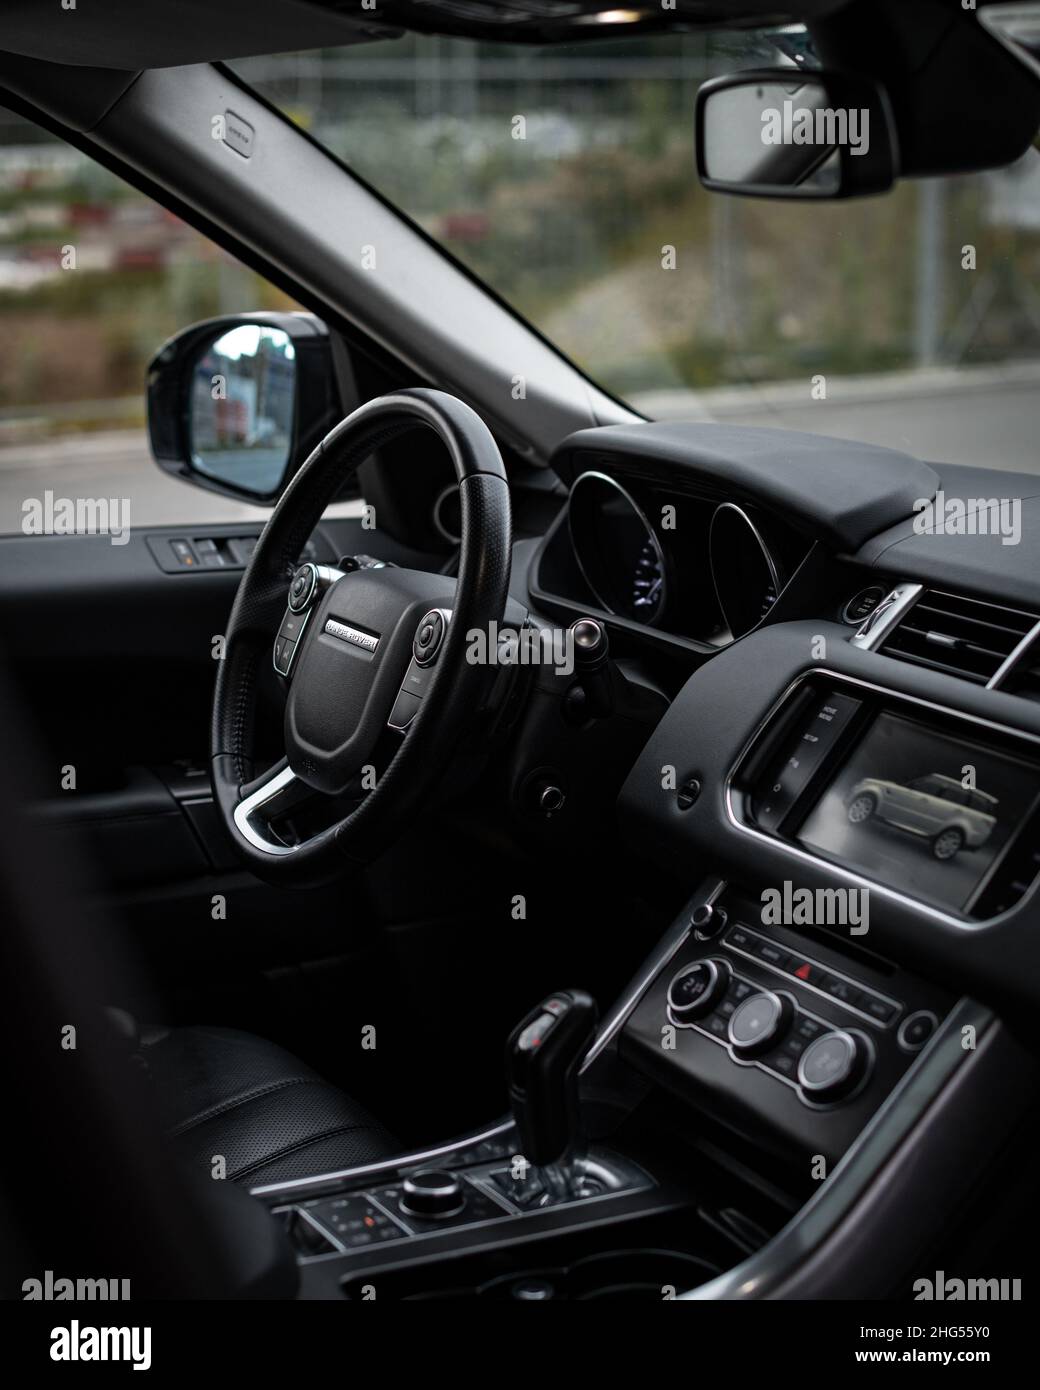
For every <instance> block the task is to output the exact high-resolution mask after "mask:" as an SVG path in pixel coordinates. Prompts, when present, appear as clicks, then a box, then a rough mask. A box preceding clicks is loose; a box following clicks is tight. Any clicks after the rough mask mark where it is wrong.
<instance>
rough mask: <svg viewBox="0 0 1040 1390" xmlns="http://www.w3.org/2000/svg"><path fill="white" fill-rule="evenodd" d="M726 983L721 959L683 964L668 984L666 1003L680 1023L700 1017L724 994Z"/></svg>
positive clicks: (726, 976) (726, 967)
mask: <svg viewBox="0 0 1040 1390" xmlns="http://www.w3.org/2000/svg"><path fill="white" fill-rule="evenodd" d="M728 984H729V966H728V965H727V964H726V963H725V961H721V960H699V961H695V962H694V963H693V965H686V966H684V967H683V968H682V970H680V971H679V973H678V975H676V976H675V978H674V979H673V980H672V983H671V984H670V985H669V986H668V1006H669V1008H670V1009H671V1010H672V1013H674V1014H675V1016H676V1018H678V1019H681V1020H682V1021H683V1022H687V1021H688V1020H690V1019H694V1018H702V1017H703V1016H704V1015H705V1014H707V1013H710V1012H711V1010H712V1009H713V1008H714V1007H715V1005H716V1004H717V1003H718V1002H719V1000H720V999H721V998H722V997H723V996H724V995H725V993H726V987H727V985H728Z"/></svg>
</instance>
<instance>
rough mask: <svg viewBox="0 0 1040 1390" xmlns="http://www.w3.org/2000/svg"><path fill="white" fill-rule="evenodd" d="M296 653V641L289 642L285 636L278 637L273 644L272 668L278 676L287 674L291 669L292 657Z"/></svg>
mask: <svg viewBox="0 0 1040 1390" xmlns="http://www.w3.org/2000/svg"><path fill="white" fill-rule="evenodd" d="M295 655H296V643H295V642H290V641H289V639H288V638H286V637H279V638H278V639H277V640H276V641H275V644H274V669H275V670H276V671H277V672H278V674H279V675H280V676H287V675H288V674H289V672H290V671H291V670H292V663H293V657H294V656H295Z"/></svg>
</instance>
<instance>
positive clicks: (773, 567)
mask: <svg viewBox="0 0 1040 1390" xmlns="http://www.w3.org/2000/svg"><path fill="white" fill-rule="evenodd" d="M726 511H729V512H736V514H737V515H738V516H739V517H740V519H741V521H743V522H744V524H745V525H746V526H747V528H748V530H749V531H750V532H751V534H752V536H753V537H754V539H755V542H756V544H757V545H758V548H759V550H761V552H762V558H763V559H764V560H765V562H766V569H768V571H769V578H770V580H771V581H772V584H773V594H774V596H775V597H774V599H773V602H774V603H776V602H777V600H778V599H779V598H780V595H781V594H782V593H783V591H784V589H785V588H786V587H787V584H786V581H785V582H784V583H783V584H781V582H780V570H779V569H778V567H777V564H776V561H775V560H774V559H773V555H772V552H771V551H770V549H769V547H768V545H766V543H765V541H764V540H763V539H762V533H761V531H760V530H759V529H758V527H757V526H756V525H755V523H754V522H753V521H752V520H751V518H750V517H749V516H748V514H747V512H746V511H745V510H744V508H743V507H739V506H738V505H737V504H736V502H720V503H719V505H718V506H717V507H716V508H715V510H714V511H713V512H712V514H711V520H710V521H709V522H708V568H709V569H710V570H711V583H712V587H713V588H714V590H715V597H716V599H717V600H718V604H719V610H720V611H721V613H722V616H723V618H724V619H725V620H726V626H727V627H728V628H729V630H730V634H731V636H732V637H733V640H734V641H735V642H736V641H739V639H740V638H741V637H746V636H747V635H748V634H749V633H751V632H754V631H755V628H758V627H761V625H762V623H763V622H764V621H765V619H766V617H767V614H766V613H763V614H762V616H761V617H760V618H759V620H758V622H757V623H755V624H754V625H753V626H752V627H749V628H746V629H745V630H744V631H743V632H734V631H733V624H732V623H731V622H730V620H729V614H728V613H727V612H726V603H725V600H724V599H723V597H722V593H721V591H720V589H719V581H718V580H717V579H716V577H715V560H714V557H713V546H712V535H713V533H714V530H715V518H716V517H717V516H718V514H719V512H726Z"/></svg>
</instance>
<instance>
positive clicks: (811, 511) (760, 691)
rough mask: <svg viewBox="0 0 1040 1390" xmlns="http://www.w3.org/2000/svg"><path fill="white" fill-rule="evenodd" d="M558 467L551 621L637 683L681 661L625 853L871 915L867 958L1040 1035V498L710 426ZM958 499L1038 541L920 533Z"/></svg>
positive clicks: (584, 453) (618, 435) (581, 453)
mask: <svg viewBox="0 0 1040 1390" xmlns="http://www.w3.org/2000/svg"><path fill="white" fill-rule="evenodd" d="M553 465H554V467H555V469H556V471H557V473H558V474H559V476H560V478H561V479H562V480H563V482H564V483H565V484H566V486H567V488H568V499H567V502H566V505H565V506H564V507H563V509H562V510H561V512H560V514H559V516H558V517H557V519H556V521H555V523H554V524H553V526H552V527H551V528H550V529H549V531H548V533H547V534H546V535H545V537H544V538H543V540H542V541H541V542H540V544H539V546H538V549H537V553H536V554H535V555H534V557H533V559H532V561H531V563H530V568H529V572H528V579H529V593H530V597H531V600H532V606H533V608H534V609H535V610H536V611H538V612H543V613H547V614H549V615H550V616H552V617H555V618H557V619H562V618H567V619H569V620H573V617H576V616H577V615H579V614H581V613H588V612H591V613H594V614H597V615H599V616H601V617H602V618H603V619H604V621H605V625H606V627H607V629H608V631H609V633H610V636H611V641H612V643H617V645H618V647H619V649H620V650H621V651H622V652H623V654H624V655H625V657H628V658H631V657H633V656H635V658H636V660H637V661H638V660H643V661H645V662H647V663H649V664H650V665H652V663H653V660H654V658H655V656H659V655H660V654H661V653H665V654H670V655H671V656H674V657H681V658H682V662H681V668H680V676H679V677H678V679H677V681H676V683H674V684H673V686H672V688H671V690H670V691H669V698H670V705H669V708H668V711H667V713H666V714H665V715H664V717H663V719H662V720H661V721H660V723H659V724H658V726H657V727H656V729H655V731H654V732H653V733H652V735H651V736H650V738H649V740H648V742H647V743H646V745H645V747H644V749H643V752H642V754H641V756H640V757H639V758H638V759H637V761H636V764H635V766H634V767H633V768H632V770H631V772H630V774H629V776H628V779H627V781H626V783H625V785H624V787H623V789H622V791H621V795H620V798H619V801H618V814H619V819H620V821H621V825H622V829H623V831H624V832H625V834H626V839H627V840H628V843H629V844H630V845H631V846H632V847H633V848H635V849H636V850H637V851H638V852H640V853H641V854H642V855H643V856H644V857H645V858H646V859H647V860H648V861H650V862H653V863H656V864H658V865H660V866H661V867H663V868H666V869H667V870H668V871H669V873H670V874H672V875H673V876H676V877H678V878H680V879H684V878H685V879H686V881H689V878H690V876H691V875H693V874H694V873H695V872H697V871H698V870H699V871H701V872H707V873H716V874H719V875H721V876H723V877H725V879H726V881H727V882H729V883H730V884H735V885H736V886H737V891H739V892H742V893H744V894H750V895H751V896H752V898H754V897H755V896H756V895H757V894H758V892H759V891H761V890H762V888H763V887H765V886H768V885H770V884H772V885H777V884H783V883H785V882H786V883H794V884H796V885H806V886H808V887H809V888H811V889H812V890H814V891H815V890H816V889H820V890H822V891H829V890H834V889H838V890H843V891H850V890H853V891H855V890H865V891H866V892H868V893H869V894H870V895H871V899H872V901H873V903H874V911H873V913H872V915H871V919H870V937H869V940H868V942H867V945H868V946H869V949H870V950H871V951H876V952H880V953H881V955H882V956H883V957H887V958H889V959H892V960H899V961H901V962H903V963H904V965H905V964H910V963H913V964H914V965H915V966H917V968H919V969H920V970H922V971H923V973H924V975H925V976H926V977H927V978H928V979H930V980H933V981H936V982H939V981H944V982H946V983H947V984H948V985H949V986H950V987H952V988H953V989H955V990H956V989H962V990H963V989H965V988H966V987H968V988H969V989H970V990H971V992H973V993H974V992H975V991H978V997H980V998H983V999H984V1000H986V1002H989V1003H991V1004H993V1005H995V1006H997V1007H1003V1008H1006V1009H1008V1010H1010V1011H1014V1010H1015V1009H1016V1008H1017V1009H1022V1008H1029V1009H1032V1008H1035V1006H1036V1004H1037V1003H1040V937H1038V935H1037V933H1036V931H1035V929H1034V927H1033V925H1032V924H1033V923H1035V918H1036V913H1037V906H1036V905H1037V900H1038V888H1040V542H1038V539H1037V537H1038V536H1040V485H1038V484H1037V481H1036V479H1034V478H1032V477H1029V476H1028V475H1020V474H1013V473H1008V472H997V471H991V470H986V469H981V468H980V469H970V468H964V467H945V466H941V465H931V464H927V463H924V462H922V461H921V460H918V459H914V458H912V457H910V456H909V455H905V454H901V453H899V452H898V451H894V450H887V449H880V448H875V447H873V446H865V445H859V444H855V443H850V442H848V441H843V440H837V439H827V438H826V437H824V436H809V435H800V434H795V433H793V432H788V431H780V430H768V429H766V430H762V429H744V428H741V427H734V426H711V425H701V424H690V425H682V424H659V423H646V424H642V425H631V426H629V425H625V426H613V427H604V428H599V429H592V430H584V431H581V432H579V433H578V434H576V435H573V436H571V437H570V438H569V439H568V440H566V441H564V443H563V445H562V446H561V447H560V449H559V451H558V453H557V456H556V457H555V458H554V460H553ZM938 492H944V493H945V494H946V496H947V497H949V496H953V497H958V496H960V497H970V498H975V499H979V505H980V506H982V505H984V499H986V498H993V497H994V496H996V497H1000V496H1001V495H1003V496H1005V497H1007V496H1008V494H1010V495H1011V496H1012V497H1014V498H1016V500H1017V501H1018V502H1019V504H1020V506H1021V510H1022V517H1023V524H1022V527H1021V537H1020V541H1018V542H1016V544H1014V545H1006V544H1003V543H1002V537H1001V536H999V535H994V534H989V535H986V534H984V533H982V528H978V530H977V531H973V532H969V533H965V532H961V533H957V532H950V531H946V532H943V530H942V528H940V527H933V528H932V529H931V530H930V531H923V530H922V529H921V528H920V526H919V525H916V524H915V519H916V517H917V512H918V510H919V508H920V500H921V499H930V498H934V497H935V495H936V494H937V493H938ZM970 505H972V504H970V503H969V507H970ZM1031 519H1032V520H1033V521H1035V522H1037V523H1038V524H1037V525H1035V526H1031V525H1030V524H1029V523H1030V520H1031ZM613 649H614V648H613V647H612V650H613ZM662 684H664V685H666V684H667V683H666V682H662ZM821 706H822V707H823V708H825V709H826V710H827V711H828V713H827V714H826V715H825V716H823V718H824V722H825V729H823V728H822V726H821V725H820V723H819V718H820V716H819V708H820V707H821ZM814 721H815V722H814ZM821 732H825V733H826V735H827V736H826V738H823V737H821ZM832 738H833V739H835V740H836V741H835V742H834V744H833V747H832V745H831V740H832ZM669 768H671V769H674V785H673V783H671V782H669V781H668V780H667V779H666V778H662V769H669ZM691 787H692V788H693V789H694V791H693V793H692V794H691V792H690V788H691ZM839 934H840V933H839ZM832 935H833V934H832ZM846 936H847V933H846Z"/></svg>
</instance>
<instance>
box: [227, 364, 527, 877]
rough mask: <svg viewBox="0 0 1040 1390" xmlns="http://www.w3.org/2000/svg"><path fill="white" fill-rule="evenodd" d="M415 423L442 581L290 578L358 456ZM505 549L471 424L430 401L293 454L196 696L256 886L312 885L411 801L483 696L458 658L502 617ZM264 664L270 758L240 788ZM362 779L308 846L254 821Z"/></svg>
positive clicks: (381, 574) (498, 462)
mask: <svg viewBox="0 0 1040 1390" xmlns="http://www.w3.org/2000/svg"><path fill="white" fill-rule="evenodd" d="M417 428H426V429H430V430H432V431H433V432H434V434H436V435H437V436H438V437H439V438H440V439H441V440H442V441H443V442H444V444H445V445H446V446H447V449H448V452H449V454H450V456H451V460H452V463H453V464H454V467H455V474H456V477H457V478H458V484H459V496H460V499H461V505H462V544H461V553H460V560H459V574H458V580H457V581H453V580H451V579H449V578H446V577H445V576H443V575H433V574H426V573H424V572H421V571H418V570H408V569H399V568H397V567H394V566H386V567H378V568H359V569H357V570H355V571H353V572H351V573H344V572H342V571H340V570H338V569H336V568H334V567H329V566H321V565H303V566H300V568H299V569H297V568H296V566H297V561H298V558H299V555H300V552H301V550H302V549H303V546H304V544H305V543H306V541H307V539H308V537H309V536H310V535H311V533H312V532H313V530H314V528H315V526H316V525H317V524H318V521H319V520H320V518H321V515H322V513H323V512H324V510H325V508H326V507H327V506H328V504H329V503H330V502H331V501H332V499H333V497H335V495H336V494H337V493H338V492H339V491H340V489H341V488H342V486H343V483H344V481H345V480H346V479H347V478H349V477H350V476H351V474H352V473H354V471H355V470H356V469H357V467H358V466H359V465H360V464H361V463H363V462H364V460H365V459H366V458H367V457H368V455H369V454H370V453H371V452H372V451H373V450H374V449H377V448H379V447H380V446H382V445H384V444H387V443H389V441H390V440H392V439H395V438H397V437H398V436H399V435H402V434H404V433H405V432H407V431H409V430H414V429H417ZM511 541H512V529H511V522H510V509H509V485H508V483H507V481H506V473H505V468H504V467H503V464H502V457H501V455H500V454H499V451H498V446H497V445H496V443H495V441H494V439H493V438H492V435H491V432H490V430H489V429H488V428H487V426H486V425H485V424H484V422H483V421H482V420H481V419H480V417H479V415H477V414H476V413H475V412H474V411H473V410H471V409H470V408H469V406H467V405H465V404H463V402H462V401H460V400H457V399H456V398H455V397H454V396H449V395H447V394H446V393H445V392H443V391H433V390H427V389H420V388H415V389H409V390H402V391H397V392H395V393H394V394H392V395H387V396H381V397H379V398H378V399H376V400H372V401H368V402H367V403H366V404H364V405H362V406H361V407H360V408H359V409H357V410H355V411H354V413H353V414H352V415H350V416H348V417H347V419H345V420H343V421H342V422H341V423H340V424H338V425H337V426H336V427H335V428H334V429H333V430H331V431H330V433H329V434H327V435H326V436H325V438H324V439H323V440H322V442H321V443H320V444H319V445H318V447H317V448H316V449H315V450H314V452H313V453H312V454H311V455H310V457H309V458H308V459H307V460H306V462H305V463H304V464H303V466H302V467H301V468H300V470H299V472H298V473H297V474H296V476H295V477H294V478H293V480H292V482H291V483H290V484H289V486H288V488H287V489H286V491H285V492H284V493H283V495H282V497H281V500H280V501H279V503H278V505H277V506H276V507H275V509H274V512H273V513H272V515H271V517H270V520H269V521H268V522H267V525H266V526H265V527H264V530H263V532H262V534H261V536H260V539H259V541H258V543H257V546H256V549H255V550H254V551H253V555H252V557H251V559H250V562H249V565H248V567H247V569H246V572H245V574H244V575H243V577H242V582H241V583H240V585H239V587H238V593H237V595H236V598H235V602H234V606H233V607H232V610H231V618H230V621H229V625H228V630H227V633H226V634H225V646H224V657H223V660H222V661H221V663H220V669H219V673H218V675H217V683H216V690H215V693H214V697H213V722H212V730H211V737H210V744H211V749H210V751H211V768H212V780H213V792H214V796H215V799H216V803H217V805H218V807H219V809H220V814H221V818H222V820H223V822H224V824H225V825H226V827H227V829H228V832H229V833H230V835H231V838H232V840H233V841H234V843H235V845H236V846H237V848H238V850H239V852H240V854H241V855H242V856H243V857H244V859H245V861H246V863H247V864H248V865H249V867H250V868H251V869H252V870H253V871H254V873H256V874H257V875H258V876H259V877H261V878H264V879H267V880H269V881H273V882H294V883H318V882H322V881H325V880H326V879H329V878H332V877H335V876H336V875H337V874H340V873H342V872H344V871H345V870H347V869H349V868H350V867H351V866H352V865H354V866H356V865H359V864H364V863H367V862H368V861H370V860H371V859H372V858H374V856H375V855H377V854H378V853H379V852H380V851H381V850H382V849H384V848H385V847H386V846H387V845H389V844H390V843H391V842H392V841H393V840H394V839H395V838H396V837H397V835H398V834H399V833H400V830H401V827H402V825H403V823H404V821H405V820H406V819H407V817H408V816H410V815H411V814H412V813H413V812H414V811H415V810H416V809H417V808H418V807H419V806H420V805H421V804H422V803H423V801H424V800H425V799H426V797H427V796H428V794H429V793H430V792H431V791H432V789H433V788H434V786H435V785H436V783H437V782H438V780H439V779H440V778H441V777H442V776H443V774H444V772H445V770H446V769H447V767H448V765H449V763H450V761H451V759H452V756H453V753H454V751H455V748H456V745H457V744H458V742H459V740H460V738H461V737H462V735H463V734H464V733H465V732H466V730H467V727H468V726H471V724H472V721H473V718H474V716H475V714H476V712H477V710H478V708H479V706H480V704H481V701H482V698H483V694H484V692H485V690H486V688H487V681H488V668H487V665H486V664H479V663H476V662H474V661H469V660H467V659H466V649H467V644H468V638H469V637H471V635H472V634H473V632H474V631H481V632H483V633H484V634H485V635H486V636H487V637H489V638H490V634H491V632H492V631H493V629H492V627H491V624H492V623H500V622H501V621H502V619H503V616H504V613H505V607H506V603H507V600H508V587H509V567H510V549H511ZM294 570H295V574H294ZM287 604H288V606H287ZM289 644H291V645H289ZM272 660H273V664H274V668H275V671H276V672H277V673H278V677H279V679H280V680H282V681H283V682H285V684H286V686H287V699H286V703H285V715H284V745H285V757H284V758H283V759H282V760H281V761H280V762H278V763H276V764H275V765H274V767H272V768H270V769H269V770H268V771H267V772H265V773H264V774H263V776H261V777H259V778H258V779H257V780H255V781H254V780H253V778H254V776H255V773H256V769H255V768H254V765H253V757H254V734H255V722H256V697H257V684H258V678H259V675H260V672H261V670H262V663H264V662H272ZM395 743H396V744H397V745H398V746H397V747H396V751H393V748H394V744H395ZM388 744H389V746H390V751H391V756H390V760H389V763H388V764H387V765H386V766H385V767H384V769H383V771H382V772H381V774H379V775H378V778H377V780H376V781H375V785H374V786H372V785H371V782H372V779H373V777H375V776H376V772H375V763H374V761H373V759H374V758H375V757H376V756H378V755H380V754H385V753H386V751H387V745H388ZM363 770H364V771H367V773H368V776H367V778H361V779H360V780H359V774H362V772H363ZM366 785H367V786H369V787H370V789H369V790H368V792H367V795H364V797H363V799H362V800H360V802H358V803H357V804H356V805H354V806H353V808H352V809H351V810H350V811H349V813H348V814H346V815H344V816H342V817H341V818H340V819H338V820H337V821H335V822H334V823H333V824H331V825H328V826H327V827H326V828H324V829H321V830H319V831H317V832H316V833H314V834H313V835H310V836H309V837H308V838H299V837H298V836H296V835H284V834H283V835H279V834H278V833H276V831H275V829H274V827H273V825H272V822H273V821H275V820H277V819H278V818H279V817H284V816H286V815H287V814H288V813H289V812H290V811H299V810H304V811H305V812H309V810H310V808H305V807H304V806H303V803H305V802H307V801H309V800H310V799H311V798H319V799H320V798H321V797H325V798H334V797H343V796H346V795H348V794H350V795H354V796H356V795H358V794H360V792H359V788H360V787H363V786H366ZM337 809H338V808H335V807H334V808H333V813H335V811H336V810H337Z"/></svg>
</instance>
